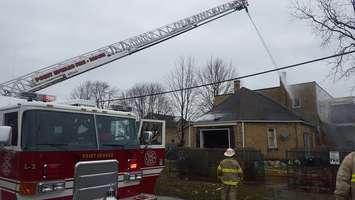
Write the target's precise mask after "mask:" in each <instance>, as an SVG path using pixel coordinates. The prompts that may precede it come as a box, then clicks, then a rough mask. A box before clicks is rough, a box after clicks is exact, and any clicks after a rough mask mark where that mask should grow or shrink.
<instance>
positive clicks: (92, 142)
mask: <svg viewBox="0 0 355 200" xmlns="http://www.w3.org/2000/svg"><path fill="white" fill-rule="evenodd" d="M22 136H23V137H22V142H23V144H22V145H23V148H24V149H27V150H61V151H65V150H84V149H85V150H88V149H97V142H96V131H95V124H94V116H93V115H89V114H81V113H69V112H55V111H44V110H30V111H26V112H25V113H24V115H23V123H22Z"/></svg>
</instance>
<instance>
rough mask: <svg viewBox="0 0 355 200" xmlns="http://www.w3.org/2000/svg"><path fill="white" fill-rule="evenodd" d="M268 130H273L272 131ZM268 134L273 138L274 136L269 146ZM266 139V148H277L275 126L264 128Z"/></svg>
mask: <svg viewBox="0 0 355 200" xmlns="http://www.w3.org/2000/svg"><path fill="white" fill-rule="evenodd" d="M270 130H273V131H272V132H271V131H270ZM269 134H272V135H273V136H272V137H273V138H274V144H273V145H272V146H271V144H270V143H269V137H270V136H269ZM266 140H267V147H268V149H277V132H276V128H267V130H266Z"/></svg>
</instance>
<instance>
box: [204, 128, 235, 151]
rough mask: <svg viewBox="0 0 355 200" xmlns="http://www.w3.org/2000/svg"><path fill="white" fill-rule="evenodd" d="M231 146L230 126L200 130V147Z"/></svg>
mask: <svg viewBox="0 0 355 200" xmlns="http://www.w3.org/2000/svg"><path fill="white" fill-rule="evenodd" d="M230 146H231V136H230V130H229V128H225V129H202V130H201V131H200V147H202V148H223V149H225V148H228V147H230Z"/></svg>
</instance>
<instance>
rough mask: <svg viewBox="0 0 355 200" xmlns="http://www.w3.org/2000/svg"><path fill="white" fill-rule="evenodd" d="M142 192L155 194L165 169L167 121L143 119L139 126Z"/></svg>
mask: <svg viewBox="0 0 355 200" xmlns="http://www.w3.org/2000/svg"><path fill="white" fill-rule="evenodd" d="M139 138H140V143H141V146H140V147H141V148H140V154H141V156H140V158H141V160H140V163H141V164H140V165H141V169H142V172H143V182H142V186H143V187H142V190H143V192H144V193H148V194H154V193H155V184H156V181H157V178H158V177H159V175H160V174H161V172H162V171H163V169H164V158H165V121H161V120H148V119H143V120H142V121H141V123H140V126H139Z"/></svg>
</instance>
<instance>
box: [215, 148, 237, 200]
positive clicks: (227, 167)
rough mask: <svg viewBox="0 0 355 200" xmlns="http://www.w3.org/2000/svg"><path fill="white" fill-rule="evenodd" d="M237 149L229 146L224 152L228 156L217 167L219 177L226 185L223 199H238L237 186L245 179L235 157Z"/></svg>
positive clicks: (222, 195)
mask: <svg viewBox="0 0 355 200" xmlns="http://www.w3.org/2000/svg"><path fill="white" fill-rule="evenodd" d="M234 155H235V151H234V150H233V149H231V148H228V149H227V150H226V152H224V156H226V157H227V158H226V159H224V160H222V162H221V163H220V164H219V166H218V168H217V176H218V179H220V180H221V182H222V183H223V185H224V188H223V190H222V193H221V199H222V200H227V199H228V200H235V199H237V187H238V186H239V185H240V183H241V181H242V179H243V170H242V168H241V167H240V165H239V163H238V161H237V160H235V159H234V158H233V156H234Z"/></svg>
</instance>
